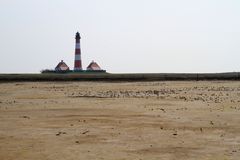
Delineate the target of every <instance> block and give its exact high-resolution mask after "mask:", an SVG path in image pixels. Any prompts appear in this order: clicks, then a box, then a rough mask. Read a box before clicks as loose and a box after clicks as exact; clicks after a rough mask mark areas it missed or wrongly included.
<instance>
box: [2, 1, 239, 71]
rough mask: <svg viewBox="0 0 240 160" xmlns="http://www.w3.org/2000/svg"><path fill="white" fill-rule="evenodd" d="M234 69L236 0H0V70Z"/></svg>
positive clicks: (237, 29)
mask: <svg viewBox="0 0 240 160" xmlns="http://www.w3.org/2000/svg"><path fill="white" fill-rule="evenodd" d="M77 31H79V32H80V33H81V37H82V39H81V48H82V61H83V67H84V68H86V66H87V65H88V64H89V63H90V62H91V61H92V60H95V61H96V62H97V63H98V64H99V65H100V66H101V67H102V68H103V69H106V70H107V71H108V72H113V73H126V72H176V73H179V72H227V71H229V72H231V71H240V0H0V60H1V63H0V72H1V73H38V72H39V71H40V70H41V69H47V68H48V69H53V68H55V66H56V65H57V63H58V62H59V61H61V60H64V61H65V62H66V63H67V64H68V65H69V67H70V68H73V63H74V47H75V44H74V43H75V39H74V37H75V33H76V32H77Z"/></svg>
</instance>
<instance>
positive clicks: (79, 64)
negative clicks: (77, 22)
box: [74, 32, 82, 71]
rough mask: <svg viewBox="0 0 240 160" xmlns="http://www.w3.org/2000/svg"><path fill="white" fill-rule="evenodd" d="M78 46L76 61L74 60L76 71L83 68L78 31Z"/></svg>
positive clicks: (76, 47) (76, 48)
mask: <svg viewBox="0 0 240 160" xmlns="http://www.w3.org/2000/svg"><path fill="white" fill-rule="evenodd" d="M75 39H76V46H75V61H74V71H79V70H82V60H81V47H80V39H81V37H80V34H79V33H78V32H77V33H76V37H75Z"/></svg>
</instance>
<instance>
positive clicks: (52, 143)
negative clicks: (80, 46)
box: [0, 81, 240, 160]
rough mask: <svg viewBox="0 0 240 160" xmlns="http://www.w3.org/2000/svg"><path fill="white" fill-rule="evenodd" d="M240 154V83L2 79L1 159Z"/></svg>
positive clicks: (201, 158)
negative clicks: (20, 80)
mask: <svg viewBox="0 0 240 160" xmlns="http://www.w3.org/2000/svg"><path fill="white" fill-rule="evenodd" d="M77 159H81V160H82V159H83V160H85V159H86V160H94V159H96V160H125V159H126V160H151V159H155V160H160V159H161V160H165V159H166V160H175V159H176V160H177V159H178V160H186V159H198V160H232V159H235V160H239V159H240V82H234V81H225V82H224V81H223V82H220V81H213V82H208V81H203V82H195V81H193V82H133V83H104V82H102V83H97V82H67V83H64V82H56V83H54V82H41V83H31V82H26V83H22V82H19V83H17V82H16V83H1V84H0V160H77Z"/></svg>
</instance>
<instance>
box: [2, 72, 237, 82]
mask: <svg viewBox="0 0 240 160" xmlns="http://www.w3.org/2000/svg"><path fill="white" fill-rule="evenodd" d="M191 80H193V81H199V80H240V72H226V73H126V74H124V73H121V74H111V73H60V74H55V73H51V74H0V82H16V81H26V82H27V81H29V82H32V81H36V82H37V81H120V82H121V81H123V82H124V81H126V82H127V81H191Z"/></svg>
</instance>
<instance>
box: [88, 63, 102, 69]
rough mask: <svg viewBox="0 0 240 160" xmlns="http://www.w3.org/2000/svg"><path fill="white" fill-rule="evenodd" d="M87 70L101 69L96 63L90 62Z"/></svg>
mask: <svg viewBox="0 0 240 160" xmlns="http://www.w3.org/2000/svg"><path fill="white" fill-rule="evenodd" d="M87 70H102V69H101V68H100V66H99V65H98V64H97V63H96V62H94V61H92V62H91V63H90V64H89V65H88V67H87Z"/></svg>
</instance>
